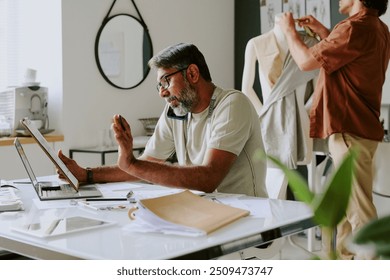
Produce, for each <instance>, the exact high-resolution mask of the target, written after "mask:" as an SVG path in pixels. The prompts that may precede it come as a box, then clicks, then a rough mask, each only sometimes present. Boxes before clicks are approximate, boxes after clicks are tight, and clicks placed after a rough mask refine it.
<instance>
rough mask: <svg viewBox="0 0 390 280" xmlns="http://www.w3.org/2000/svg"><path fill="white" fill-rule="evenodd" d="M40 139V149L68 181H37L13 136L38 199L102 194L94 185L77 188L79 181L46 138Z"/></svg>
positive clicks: (24, 154)
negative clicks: (61, 182)
mask: <svg viewBox="0 0 390 280" xmlns="http://www.w3.org/2000/svg"><path fill="white" fill-rule="evenodd" d="M35 130H36V131H34V132H35V133H36V132H38V133H40V132H39V131H38V130H37V129H35ZM35 139H36V138H35ZM42 139H43V140H44V142H43V143H42V145H40V146H41V147H42V149H44V150H45V152H46V154H47V155H50V156H49V158H50V159H51V160H52V162H53V163H54V164H55V165H56V166H57V168H58V169H60V171H61V172H63V173H64V174H67V176H66V178H67V179H68V182H69V183H64V184H58V183H53V182H39V181H38V180H37V178H36V176H35V174H34V172H33V169H32V167H31V164H30V162H29V160H28V158H27V155H26V153H25V152H24V149H23V147H22V145H21V143H20V141H19V139H18V138H15V141H14V144H15V147H16V150H17V151H18V154H19V156H20V159H21V160H22V162H23V165H24V167H25V169H26V172H27V174H28V176H29V178H30V180H31V184H32V185H33V187H34V189H35V191H36V193H37V195H38V197H39V199H40V200H54V199H70V198H88V197H100V196H102V193H101V192H100V191H99V190H98V189H97V188H96V185H83V187H82V188H80V189H79V183H78V180H77V178H76V177H74V176H73V174H72V173H71V172H70V171H69V169H68V168H67V167H66V165H65V164H64V163H63V162H62V161H61V159H60V158H59V157H58V156H57V155H56V154H55V153H54V152H53V151H52V149H51V148H50V146H49V145H48V144H47V142H46V139H45V138H43V137H42ZM42 139H40V141H42ZM43 147H44V148H43Z"/></svg>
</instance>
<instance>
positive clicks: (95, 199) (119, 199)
mask: <svg viewBox="0 0 390 280" xmlns="http://www.w3.org/2000/svg"><path fill="white" fill-rule="evenodd" d="M126 200H127V198H124V197H106V198H104V197H101V198H99V197H97V198H86V199H85V201H126Z"/></svg>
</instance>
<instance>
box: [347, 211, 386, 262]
mask: <svg viewBox="0 0 390 280" xmlns="http://www.w3.org/2000/svg"><path fill="white" fill-rule="evenodd" d="M353 242H355V243H356V244H359V245H363V244H374V246H375V249H376V251H377V255H378V256H381V257H384V258H386V259H388V258H389V257H390V216H385V217H383V218H380V219H376V220H373V221H371V222H370V223H368V224H366V225H365V226H364V227H362V228H361V229H360V230H359V231H358V232H357V233H356V234H355V236H354V238H353Z"/></svg>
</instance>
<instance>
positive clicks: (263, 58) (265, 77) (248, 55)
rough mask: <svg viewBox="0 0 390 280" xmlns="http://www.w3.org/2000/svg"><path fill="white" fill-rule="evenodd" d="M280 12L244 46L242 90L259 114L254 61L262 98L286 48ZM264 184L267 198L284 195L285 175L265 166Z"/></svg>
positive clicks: (272, 81) (279, 71)
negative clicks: (258, 34) (261, 32)
mask: <svg viewBox="0 0 390 280" xmlns="http://www.w3.org/2000/svg"><path fill="white" fill-rule="evenodd" d="M280 16H281V14H277V15H276V16H275V25H274V28H273V29H272V30H270V31H269V32H267V33H265V34H262V35H260V36H257V37H254V38H252V39H250V40H249V41H248V43H247V45H246V49H245V60H244V70H243V76H242V89H241V91H242V92H243V93H245V94H246V95H247V96H248V98H249V99H250V100H251V102H252V103H253V105H254V106H255V109H256V112H257V114H259V115H260V112H261V109H262V107H263V104H262V103H261V101H260V99H259V98H258V96H257V94H256V92H255V90H254V82H255V75H256V62H258V64H259V79H260V86H261V92H262V96H263V101H264V100H266V99H267V98H268V97H269V95H270V93H271V90H272V86H273V85H274V83H275V81H276V79H277V78H279V76H280V73H281V70H282V67H283V61H284V59H285V57H286V54H287V52H288V45H287V41H286V38H285V36H284V34H283V31H282V30H281V29H280V27H279V25H278V24H277V22H278V21H279V19H280ZM266 186H267V191H268V195H269V197H270V198H282V199H283V198H285V196H286V189H287V179H286V178H285V176H284V173H283V172H282V171H281V170H280V169H277V168H267V176H266ZM278 186H279V187H278Z"/></svg>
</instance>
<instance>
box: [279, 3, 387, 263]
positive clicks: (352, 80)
mask: <svg viewBox="0 0 390 280" xmlns="http://www.w3.org/2000/svg"><path fill="white" fill-rule="evenodd" d="M387 4H388V0H365V1H363V0H340V1H339V12H340V13H341V14H345V15H348V18H346V19H345V20H343V21H341V22H339V23H338V24H337V25H336V26H335V27H334V28H333V30H332V31H331V32H330V31H329V30H328V29H327V28H326V27H325V26H323V25H322V24H321V23H320V22H319V21H318V20H316V19H315V18H314V17H312V16H305V17H302V18H300V19H298V24H299V25H300V26H307V27H309V28H310V29H311V30H312V31H313V32H314V33H316V34H317V35H318V36H319V38H320V39H321V40H320V42H319V43H318V44H316V45H314V46H313V47H311V48H308V47H306V45H305V44H303V42H302V41H301V40H300V37H299V36H298V33H297V31H296V30H295V23H294V19H293V17H292V14H291V13H285V14H284V16H283V18H282V19H281V21H280V22H279V24H280V26H281V28H282V30H283V32H284V34H285V36H286V38H287V42H288V45H289V49H290V52H291V54H292V56H293V58H294V60H295V61H296V63H297V64H298V66H299V68H300V69H301V70H302V71H308V70H313V69H318V68H320V74H319V77H318V82H317V85H316V87H315V92H314V100H313V105H312V108H311V112H310V136H311V137H312V138H327V140H328V148H329V152H330V154H331V156H332V159H333V162H334V164H335V166H336V167H337V166H338V165H339V164H340V163H341V161H342V160H343V159H344V157H345V155H346V154H347V153H348V151H349V150H350V149H354V148H355V147H357V148H359V154H358V159H357V162H356V174H355V180H354V183H353V186H352V188H353V189H352V196H351V200H350V204H349V207H348V210H347V215H346V219H345V220H344V221H343V222H341V223H340V224H339V226H338V228H337V237H336V244H337V253H338V254H339V256H340V257H341V258H343V259H352V258H355V259H357V258H359V259H362V258H365V257H366V256H364V255H362V254H359V252H355V253H352V252H350V251H349V250H348V249H347V247H346V244H347V242H345V241H346V238H347V237H349V236H350V235H351V234H354V232H356V231H358V230H359V229H360V228H361V227H362V226H364V225H365V224H366V223H367V222H369V221H370V220H372V219H374V218H376V217H377V213H376V209H375V206H374V204H373V198H372V185H373V171H372V170H373V157H374V155H375V152H376V149H377V145H378V142H380V141H382V139H383V134H384V132H383V127H382V125H381V123H380V120H379V115H380V106H381V98H382V87H383V84H384V81H385V76H386V70H387V66H388V63H389V56H390V36H389V29H388V27H387V25H386V24H384V23H383V22H382V21H381V20H380V19H379V16H381V15H383V14H384V13H385V12H386V10H387ZM323 239H324V240H325V242H323V245H324V244H328V245H329V244H330V242H329V240H330V238H329V236H324V234H323ZM324 250H325V251H328V250H329V247H327V246H324Z"/></svg>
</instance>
